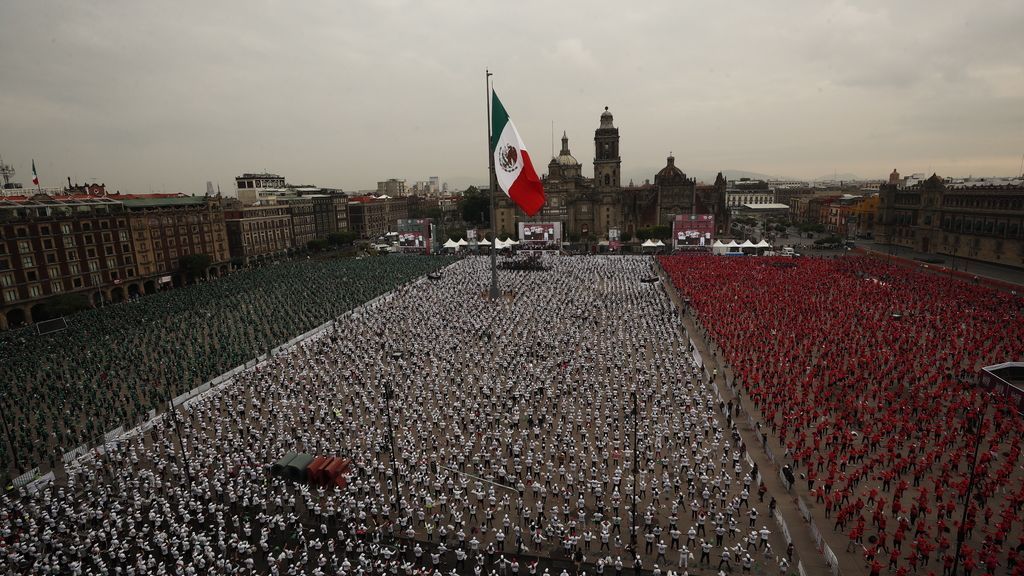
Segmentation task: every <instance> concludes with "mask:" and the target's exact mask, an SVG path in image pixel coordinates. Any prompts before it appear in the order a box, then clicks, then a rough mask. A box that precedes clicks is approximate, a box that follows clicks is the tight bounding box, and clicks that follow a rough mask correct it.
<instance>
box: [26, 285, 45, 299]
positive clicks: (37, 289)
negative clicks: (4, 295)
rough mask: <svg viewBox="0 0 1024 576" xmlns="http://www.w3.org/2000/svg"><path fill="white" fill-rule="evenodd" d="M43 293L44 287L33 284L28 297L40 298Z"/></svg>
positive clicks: (29, 288)
mask: <svg viewBox="0 0 1024 576" xmlns="http://www.w3.org/2000/svg"><path fill="white" fill-rule="evenodd" d="M42 295H43V288H42V287H41V286H40V285H39V284H33V285H31V286H29V287H28V297H29V298H38V297H40V296H42Z"/></svg>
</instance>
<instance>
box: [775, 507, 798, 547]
mask: <svg viewBox="0 0 1024 576" xmlns="http://www.w3.org/2000/svg"><path fill="white" fill-rule="evenodd" d="M774 517H775V523H776V524H778V525H779V528H781V529H782V535H783V536H785V537H786V544H789V543H790V542H792V541H793V537H792V536H790V535H789V526H788V525H787V524H786V520H785V519H784V518H783V517H782V514H781V513H780V512H779V510H778V508H776V509H775V514H774Z"/></svg>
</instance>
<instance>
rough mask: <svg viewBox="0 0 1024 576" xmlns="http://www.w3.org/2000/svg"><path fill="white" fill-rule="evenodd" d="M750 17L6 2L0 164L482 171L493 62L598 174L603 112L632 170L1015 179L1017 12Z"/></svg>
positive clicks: (686, 7) (1000, 4)
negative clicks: (487, 78) (594, 161)
mask: <svg viewBox="0 0 1024 576" xmlns="http://www.w3.org/2000/svg"><path fill="white" fill-rule="evenodd" d="M749 4H750V5H749V6H734V5H730V4H729V3H721V2H676V1H669V0H660V1H652V2H645V3H640V4H636V5H629V6H626V5H623V4H621V3H611V2H559V3H549V2H540V1H526V2H518V3H513V4H497V3H488V2H403V1H397V0H396V1H389V2H327V1H324V2H297V3H285V2H271V1H261V2H213V3H203V2H192V1H186V2H174V3H137V2H127V1H121V2H102V3H101V2H67V3H63V2H52V1H48V0H43V1H40V2H21V3H14V2H11V3H7V4H6V5H5V6H4V8H3V9H2V12H3V18H2V20H0V69H2V70H4V77H3V82H4V89H3V90H2V91H0V126H2V130H0V154H3V157H4V159H5V161H7V162H11V163H14V164H15V166H16V168H17V169H18V170H19V172H20V173H21V174H22V175H23V176H25V177H24V178H23V180H27V179H28V178H27V173H28V171H29V161H30V159H31V158H32V157H34V158H36V162H37V166H39V168H40V172H41V175H42V176H43V178H44V184H46V183H50V184H52V185H57V184H58V183H59V181H61V180H63V179H64V177H65V176H72V177H73V178H78V179H85V178H92V177H97V178H100V179H101V180H103V181H105V182H107V183H108V184H110V185H111V186H112V187H114V188H117V189H121V190H124V191H134V192H145V191H148V190H150V189H157V190H158V189H166V190H168V191H185V192H201V191H202V190H203V189H204V188H205V181H206V180H213V181H215V182H220V183H221V184H222V186H223V187H225V188H230V187H231V185H232V180H231V179H232V177H233V176H234V175H236V174H238V173H240V172H243V171H253V170H271V171H276V172H279V173H282V174H284V175H286V176H287V177H288V178H289V179H290V180H292V181H295V182H306V183H316V184H321V185H337V186H342V187H345V188H346V189H359V188H368V187H372V186H373V184H374V182H375V181H377V180H379V179H385V178H389V177H399V178H407V179H409V180H420V179H425V178H426V177H427V176H429V175H438V176H441V178H442V179H447V180H452V181H460V180H461V181H473V180H477V181H484V180H485V179H486V159H487V158H486V150H485V149H484V146H485V139H486V126H485V124H484V103H485V101H484V80H483V70H484V68H485V67H490V68H491V69H492V70H493V71H494V72H495V77H494V79H495V86H496V88H497V89H498V90H499V92H500V94H501V96H502V99H503V101H504V102H505V103H506V105H507V106H508V109H509V111H510V113H511V114H512V118H513V120H515V122H516V123H517V125H518V127H519V129H520V132H521V133H522V134H523V137H524V138H525V139H526V142H527V145H528V146H530V148H532V149H533V152H534V155H535V156H538V157H540V158H546V156H547V153H548V152H549V149H550V146H551V144H550V135H551V122H552V121H554V122H555V126H556V130H557V131H558V133H561V131H562V130H566V131H567V132H568V133H569V136H570V139H571V145H572V148H573V152H574V153H575V154H576V156H577V157H578V158H580V160H581V161H583V162H584V163H589V161H590V158H591V156H592V152H591V148H592V144H591V138H592V136H593V130H594V128H596V125H597V120H598V115H599V114H600V112H601V110H602V109H603V107H604V106H609V107H611V109H612V111H613V112H614V113H615V118H616V124H617V125H618V126H619V127H620V129H621V131H622V154H623V160H624V170H625V171H626V173H636V174H638V175H641V174H642V173H643V172H642V171H641V170H642V169H643V168H644V167H651V166H658V165H660V164H661V163H662V162H663V161H664V158H665V156H666V155H667V154H668V152H669V151H670V150H671V151H672V152H674V153H675V155H676V158H677V162H678V163H679V164H680V165H681V166H682V167H683V168H684V169H686V170H688V171H690V172H694V173H703V172H713V171H715V170H718V169H724V168H733V169H747V170H752V171H758V172H765V173H769V174H780V175H791V176H803V177H813V176H817V175H820V174H822V173H828V172H831V171H833V170H838V171H839V172H854V173H858V174H861V175H864V176H883V175H885V174H887V173H888V171H889V170H891V169H892V167H893V166H898V167H900V169H901V170H902V171H904V172H911V171H924V170H926V169H927V168H928V166H932V168H933V169H935V170H938V171H940V173H941V172H943V171H945V172H946V173H951V174H952V173H954V172H955V173H957V174H966V173H975V174H1007V173H1011V172H1013V171H1015V170H1016V168H1017V165H1018V162H1019V157H1020V156H1019V155H1020V154H1021V153H1022V152H1024V131H1022V130H1021V129H1020V128H1021V125H1022V122H1021V120H1022V118H1021V112H1020V110H1024V69H1022V63H1021V62H1020V60H1019V54H1021V53H1024V40H1022V36H1024V35H1021V34H1020V33H1019V23H1020V22H1022V21H1024V4H1022V3H1020V2H1013V1H1001V0H992V1H986V2H984V3H981V4H977V3H975V4H971V3H962V2H954V1H951V0H944V1H940V2H925V1H921V0H912V1H908V2H895V3H894V2H884V1H881V0H879V1H874V0H872V1H865V2H856V3H855V2H842V1H835V2H817V1H811V0H802V1H792V2H773V3H749ZM1014 158H1016V159H1017V160H1016V161H1014V160H1013V159H1014ZM651 175H653V173H652V174H651ZM651 175H649V176H648V177H650V176H651Z"/></svg>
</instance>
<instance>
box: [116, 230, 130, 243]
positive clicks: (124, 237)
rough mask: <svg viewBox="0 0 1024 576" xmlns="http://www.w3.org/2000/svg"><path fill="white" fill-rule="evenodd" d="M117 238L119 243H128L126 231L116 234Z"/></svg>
mask: <svg viewBox="0 0 1024 576" xmlns="http://www.w3.org/2000/svg"><path fill="white" fill-rule="evenodd" d="M117 238H118V239H119V240H120V241H121V242H127V241H128V232H127V231H126V230H121V231H120V232H118V233H117Z"/></svg>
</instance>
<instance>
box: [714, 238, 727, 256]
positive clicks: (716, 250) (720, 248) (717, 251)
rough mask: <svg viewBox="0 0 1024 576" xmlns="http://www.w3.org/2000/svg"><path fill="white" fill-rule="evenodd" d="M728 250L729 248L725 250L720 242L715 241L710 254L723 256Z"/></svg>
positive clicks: (724, 246)
mask: <svg viewBox="0 0 1024 576" xmlns="http://www.w3.org/2000/svg"><path fill="white" fill-rule="evenodd" d="M728 250H729V248H727V247H726V245H725V244H724V243H722V241H721V240H715V242H714V243H713V244H712V245H711V253H712V254H725V253H726V252H727V251H728Z"/></svg>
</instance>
